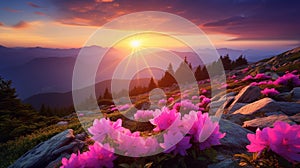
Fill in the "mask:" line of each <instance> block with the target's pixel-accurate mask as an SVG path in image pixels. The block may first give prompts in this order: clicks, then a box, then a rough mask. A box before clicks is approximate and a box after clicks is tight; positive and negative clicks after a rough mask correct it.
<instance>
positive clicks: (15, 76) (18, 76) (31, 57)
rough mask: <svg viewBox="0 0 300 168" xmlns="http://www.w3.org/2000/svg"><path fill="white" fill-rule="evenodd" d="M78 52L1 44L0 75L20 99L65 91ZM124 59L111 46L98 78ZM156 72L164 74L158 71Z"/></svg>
mask: <svg viewBox="0 0 300 168" xmlns="http://www.w3.org/2000/svg"><path fill="white" fill-rule="evenodd" d="M86 49H88V51H89V52H90V53H101V52H102V53H103V52H104V51H105V50H106V49H105V48H102V47H99V46H90V47H87V48H86ZM217 51H218V52H219V54H220V55H226V54H229V56H230V57H231V58H232V59H236V58H237V57H238V56H240V55H241V54H243V55H245V56H246V57H247V59H248V60H249V61H250V62H254V61H256V60H259V59H263V58H266V57H270V56H272V55H274V53H271V52H261V51H255V50H233V49H227V48H221V49H218V50H217ZM79 52H80V48H71V49H52V48H41V47H33V48H8V47H4V46H0V62H1V64H0V76H2V77H4V78H5V79H9V80H12V81H13V86H14V87H15V88H16V89H17V93H18V94H19V97H20V98H21V99H25V98H28V97H30V96H32V95H36V94H42V93H66V92H68V91H70V90H71V89H72V74H73V68H74V65H75V61H76V57H77V55H78V53H79ZM173 52H174V53H175V54H177V55H179V56H180V57H181V58H184V57H185V56H186V57H187V58H188V60H189V61H190V62H192V64H193V66H197V64H199V61H197V60H196V59H198V57H197V55H196V54H195V53H191V52H178V51H176V52H175V51H173ZM199 52H200V53H201V55H206V53H208V52H209V50H208V49H203V50H200V51H199ZM97 56H98V55H97V54H92V55H91V57H90V58H88V59H95V58H96V57H97ZM122 58H124V57H123V56H122V54H120V51H118V50H116V49H112V51H111V52H109V54H108V56H107V57H105V59H104V60H103V62H104V63H106V64H107V65H109V66H107V67H105V68H102V69H100V70H99V71H98V75H97V77H96V78H97V79H96V81H98V82H100V81H105V80H109V79H110V77H111V75H112V73H113V70H114V68H115V67H116V65H117V64H118V63H119V62H120V60H121V59H122ZM102 67H103V66H102ZM174 68H175V66H174ZM155 75H156V76H159V77H161V74H159V73H156V74H155ZM145 77H146V76H145Z"/></svg>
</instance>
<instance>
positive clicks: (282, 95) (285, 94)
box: [275, 92, 292, 101]
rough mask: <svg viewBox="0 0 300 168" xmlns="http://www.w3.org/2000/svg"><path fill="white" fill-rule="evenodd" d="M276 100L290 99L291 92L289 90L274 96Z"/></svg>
mask: <svg viewBox="0 0 300 168" xmlns="http://www.w3.org/2000/svg"><path fill="white" fill-rule="evenodd" d="M275 98H276V100H279V101H291V99H292V93H291V92H283V93H280V94H278V95H276V96H275Z"/></svg>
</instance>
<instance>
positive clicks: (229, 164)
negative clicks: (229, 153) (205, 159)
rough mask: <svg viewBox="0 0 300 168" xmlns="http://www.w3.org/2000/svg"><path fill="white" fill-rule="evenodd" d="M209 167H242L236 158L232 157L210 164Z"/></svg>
mask: <svg viewBox="0 0 300 168" xmlns="http://www.w3.org/2000/svg"><path fill="white" fill-rule="evenodd" d="M207 167H208V168H238V167H240V166H239V164H238V162H237V161H236V160H233V159H232V158H228V159H225V160H223V161H221V162H219V163H214V164H210V165H208V166H207Z"/></svg>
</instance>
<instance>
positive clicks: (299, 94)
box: [291, 87, 300, 100]
mask: <svg viewBox="0 0 300 168" xmlns="http://www.w3.org/2000/svg"><path fill="white" fill-rule="evenodd" d="M291 95H292V99H294V100H300V87H295V88H294V89H293V90H292V91H291Z"/></svg>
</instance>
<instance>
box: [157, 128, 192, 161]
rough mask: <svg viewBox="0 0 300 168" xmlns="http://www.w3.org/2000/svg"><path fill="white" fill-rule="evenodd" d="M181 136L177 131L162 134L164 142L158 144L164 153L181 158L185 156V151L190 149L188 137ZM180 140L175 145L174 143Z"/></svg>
mask: <svg viewBox="0 0 300 168" xmlns="http://www.w3.org/2000/svg"><path fill="white" fill-rule="evenodd" d="M182 137H183V135H182V134H181V133H180V132H179V131H168V132H167V133H166V134H164V142H163V143H160V146H161V147H162V148H163V149H165V151H164V152H165V153H171V152H172V153H173V154H174V155H176V154H178V153H179V154H180V155H182V156H185V155H187V153H186V150H187V149H189V148H190V147H192V144H190V139H191V138H190V137H189V136H185V137H183V138H182ZM178 139H181V140H180V141H179V142H178V143H177V144H176V141H178Z"/></svg>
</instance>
